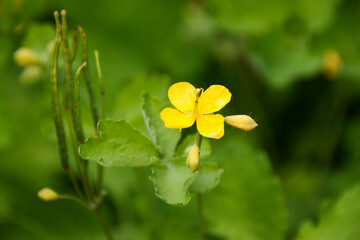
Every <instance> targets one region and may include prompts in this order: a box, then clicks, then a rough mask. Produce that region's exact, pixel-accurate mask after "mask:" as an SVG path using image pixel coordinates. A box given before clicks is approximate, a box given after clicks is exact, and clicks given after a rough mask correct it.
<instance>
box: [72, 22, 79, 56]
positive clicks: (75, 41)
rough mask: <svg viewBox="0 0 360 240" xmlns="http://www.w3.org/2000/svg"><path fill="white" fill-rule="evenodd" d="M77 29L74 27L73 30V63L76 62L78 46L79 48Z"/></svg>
mask: <svg viewBox="0 0 360 240" xmlns="http://www.w3.org/2000/svg"><path fill="white" fill-rule="evenodd" d="M76 29H77V28H76V27H74V28H73V44H72V48H71V62H74V59H75V56H76V51H77V46H78V38H77V30H76Z"/></svg>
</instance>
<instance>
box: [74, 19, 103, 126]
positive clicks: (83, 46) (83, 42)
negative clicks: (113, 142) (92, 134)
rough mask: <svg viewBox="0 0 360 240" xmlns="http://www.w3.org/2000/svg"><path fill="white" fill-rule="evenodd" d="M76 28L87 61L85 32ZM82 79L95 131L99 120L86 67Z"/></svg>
mask: <svg viewBox="0 0 360 240" xmlns="http://www.w3.org/2000/svg"><path fill="white" fill-rule="evenodd" d="M78 30H79V32H80V36H81V43H82V61H83V62H88V54H87V42H86V34H85V32H84V30H83V29H82V27H81V26H78ZM84 79H85V83H86V87H87V90H88V93H89V98H90V105H91V113H92V116H93V120H94V127H95V131H97V130H96V129H97V128H96V125H97V123H98V121H99V114H98V110H97V106H96V98H95V93H94V89H93V86H92V82H91V80H90V74H89V69H88V68H85V69H84Z"/></svg>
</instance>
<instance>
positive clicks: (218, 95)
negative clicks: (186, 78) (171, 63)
mask: <svg viewBox="0 0 360 240" xmlns="http://www.w3.org/2000/svg"><path fill="white" fill-rule="evenodd" d="M168 96H169V99H170V102H171V103H172V105H173V106H174V107H176V108H177V109H173V108H165V109H164V110H162V111H161V113H160V117H161V119H162V120H163V121H164V122H165V127H167V128H176V129H180V130H181V129H182V128H188V127H191V126H192V125H193V124H194V122H195V120H196V127H197V130H198V132H199V133H200V134H201V135H202V136H204V137H208V138H215V139H219V138H221V137H222V136H223V135H224V117H223V116H222V115H220V114H214V112H217V111H219V110H220V109H222V108H223V107H224V106H225V105H226V104H227V103H228V102H230V99H231V93H230V92H229V90H228V89H227V88H226V87H224V86H221V85H211V86H210V87H209V88H208V89H206V91H204V92H202V90H201V89H199V88H198V89H196V88H195V87H194V86H193V85H191V84H190V83H188V82H179V83H175V84H174V85H172V86H171V87H170V88H169V92H168Z"/></svg>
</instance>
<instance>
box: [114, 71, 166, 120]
mask: <svg viewBox="0 0 360 240" xmlns="http://www.w3.org/2000/svg"><path fill="white" fill-rule="evenodd" d="M169 86H170V79H169V77H167V76H164V75H153V76H149V77H148V76H144V75H140V76H137V77H136V78H135V79H134V80H133V81H131V82H130V83H129V84H128V85H126V86H125V87H123V88H122V89H121V91H120V92H119V93H118V95H117V99H116V109H115V116H117V117H118V118H124V119H128V120H129V121H133V120H136V118H140V117H141V111H139V109H141V105H142V95H143V93H144V92H148V93H149V94H150V95H152V96H156V97H157V98H159V100H160V102H161V103H164V102H165V101H166V100H167V90H168V88H169Z"/></svg>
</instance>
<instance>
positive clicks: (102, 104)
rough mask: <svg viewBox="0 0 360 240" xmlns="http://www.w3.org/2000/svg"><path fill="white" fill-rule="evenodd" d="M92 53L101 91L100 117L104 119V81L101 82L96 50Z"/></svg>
mask: <svg viewBox="0 0 360 240" xmlns="http://www.w3.org/2000/svg"><path fill="white" fill-rule="evenodd" d="M94 55H95V62H96V69H97V73H98V80H99V86H100V91H101V118H102V119H105V98H106V93H105V89H104V82H103V77H102V73H101V66H100V60H99V52H98V51H97V50H95V51H94Z"/></svg>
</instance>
